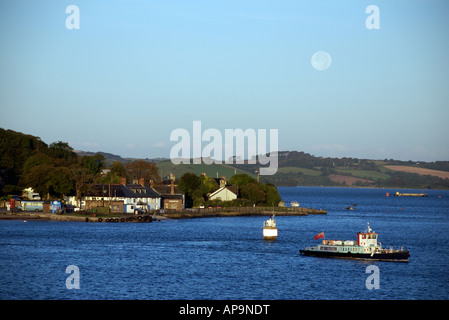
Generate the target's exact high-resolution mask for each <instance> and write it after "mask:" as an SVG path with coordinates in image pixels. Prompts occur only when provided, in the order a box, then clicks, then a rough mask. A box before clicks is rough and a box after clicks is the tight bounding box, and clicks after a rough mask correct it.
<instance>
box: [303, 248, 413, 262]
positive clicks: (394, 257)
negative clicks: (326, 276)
mask: <svg viewBox="0 0 449 320" xmlns="http://www.w3.org/2000/svg"><path fill="white" fill-rule="evenodd" d="M299 253H300V254H302V255H305V256H313V257H323V258H343V259H361V260H381V261H397V262H408V258H409V257H410V253H409V252H408V251H407V250H405V251H398V252H391V253H375V254H371V253H351V252H329V251H318V250H299Z"/></svg>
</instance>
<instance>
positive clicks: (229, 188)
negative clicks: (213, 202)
mask: <svg viewBox="0 0 449 320" xmlns="http://www.w3.org/2000/svg"><path fill="white" fill-rule="evenodd" d="M223 189H228V190H229V191H231V192H232V193H233V194H235V195H236V196H238V195H239V188H238V187H237V186H225V187H221V188H218V189H217V190H215V191H214V192H212V193H211V194H209V196H208V197H209V198H210V197H213V196H214V195H216V194H217V193H219V192H220V191H222V190H223Z"/></svg>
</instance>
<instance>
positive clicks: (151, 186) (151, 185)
mask: <svg viewBox="0 0 449 320" xmlns="http://www.w3.org/2000/svg"><path fill="white" fill-rule="evenodd" d="M150 188H151V189H153V179H151V180H150Z"/></svg>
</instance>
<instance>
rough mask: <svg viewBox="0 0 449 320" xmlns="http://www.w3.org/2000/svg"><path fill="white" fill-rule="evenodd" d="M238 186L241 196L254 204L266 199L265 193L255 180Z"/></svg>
mask: <svg viewBox="0 0 449 320" xmlns="http://www.w3.org/2000/svg"><path fill="white" fill-rule="evenodd" d="M239 188H240V194H241V196H242V198H244V199H248V200H249V201H251V202H252V203H254V204H258V203H263V202H265V201H266V194H265V192H264V191H263V190H262V188H261V187H260V186H259V184H258V183H257V182H256V183H248V184H246V185H242V186H240V187H239Z"/></svg>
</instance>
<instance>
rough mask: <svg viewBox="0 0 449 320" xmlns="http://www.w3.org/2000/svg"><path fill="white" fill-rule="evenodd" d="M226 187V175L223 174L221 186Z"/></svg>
mask: <svg viewBox="0 0 449 320" xmlns="http://www.w3.org/2000/svg"><path fill="white" fill-rule="evenodd" d="M223 187H226V177H225V176H221V179H220V188H223Z"/></svg>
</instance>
